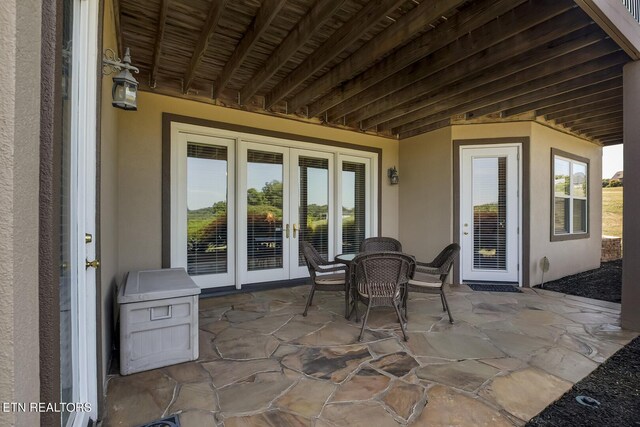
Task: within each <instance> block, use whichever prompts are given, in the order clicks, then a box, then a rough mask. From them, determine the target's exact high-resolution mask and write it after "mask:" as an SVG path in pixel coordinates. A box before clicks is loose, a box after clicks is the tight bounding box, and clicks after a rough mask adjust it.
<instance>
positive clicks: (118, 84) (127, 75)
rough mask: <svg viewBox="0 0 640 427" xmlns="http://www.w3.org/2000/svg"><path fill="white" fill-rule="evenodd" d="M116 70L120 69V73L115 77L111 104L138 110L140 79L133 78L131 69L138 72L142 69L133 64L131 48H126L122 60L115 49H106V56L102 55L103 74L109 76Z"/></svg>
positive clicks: (125, 108) (124, 108)
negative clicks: (137, 99) (137, 100)
mask: <svg viewBox="0 0 640 427" xmlns="http://www.w3.org/2000/svg"><path fill="white" fill-rule="evenodd" d="M116 71H119V73H118V74H117V75H116V76H115V77H113V89H112V90H111V98H112V102H111V105H113V106H114V107H116V108H122V109H123V110H133V111H135V110H137V109H138V104H137V102H136V98H137V96H138V81H137V80H136V79H135V78H133V75H132V74H131V71H133V72H135V73H138V72H140V70H138V68H137V67H134V66H133V65H131V53H130V52H129V48H127V49H126V50H125V52H124V59H123V60H122V61H120V58H118V57H117V56H116V53H115V52H114V51H113V50H111V49H106V50H105V51H104V56H103V57H102V74H104V75H105V76H108V75H109V74H113V73H115V72H116Z"/></svg>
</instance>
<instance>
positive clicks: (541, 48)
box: [349, 14, 600, 129]
mask: <svg viewBox="0 0 640 427" xmlns="http://www.w3.org/2000/svg"><path fill="white" fill-rule="evenodd" d="M572 17H575V15H573V14H569V15H567V14H563V15H561V16H559V17H557V18H556V19H552V20H549V21H547V22H546V23H543V24H540V25H538V26H536V27H534V28H533V29H531V30H530V31H526V32H524V33H521V34H519V35H518V36H516V37H517V40H513V39H508V40H505V41H503V42H502V43H499V44H497V45H494V46H492V47H491V48H489V49H487V50H485V51H481V52H478V53H476V54H475V55H473V56H471V57H469V58H468V59H467V60H465V61H464V62H462V63H457V64H455V65H454V66H452V67H447V68H445V69H443V70H440V71H439V72H437V73H435V74H433V75H431V76H430V77H428V78H427V79H423V80H421V81H420V82H418V83H416V85H412V86H411V88H413V87H415V88H416V93H424V94H425V95H426V96H422V97H414V96H413V95H410V94H407V95H406V97H407V98H409V100H408V101H406V102H402V103H400V104H399V105H394V104H392V103H391V101H387V102H389V104H388V105H389V106H393V107H394V108H393V109H388V110H386V111H383V112H381V113H378V114H375V115H371V113H373V112H375V111H377V109H378V107H377V106H375V110H374V111H370V110H369V107H370V106H371V107H374V104H371V105H370V106H366V107H364V109H365V110H366V111H367V112H366V113H365V112H364V111H363V112H360V110H359V111H358V112H356V113H355V114H358V113H360V116H365V115H366V116H367V117H366V118H364V117H363V120H362V126H361V127H362V128H363V129H368V128H371V127H373V126H375V125H379V124H383V126H382V128H392V127H397V126H400V125H402V124H404V123H409V122H411V121H413V120H415V119H418V118H420V117H421V116H423V115H424V114H425V112H427V113H428V109H429V106H431V105H433V104H435V103H437V102H440V101H441V100H444V99H446V98H448V97H450V96H453V95H457V94H460V93H464V92H467V91H469V90H472V89H475V88H482V87H483V86H485V85H487V84H489V83H492V82H494V81H496V80H500V79H502V78H504V77H507V76H510V75H516V74H517V73H519V72H527V71H528V72H531V71H529V70H530V69H531V68H534V67H536V66H539V65H540V64H543V63H545V62H547V61H550V60H552V59H558V60H562V58H563V57H564V56H565V55H570V54H572V53H573V52H575V51H577V50H579V49H582V48H585V47H586V46H591V45H594V44H596V43H597V42H599V41H600V37H599V36H598V34H593V33H589V31H590V30H591V29H592V27H590V26H589V27H586V28H582V29H580V27H583V25H584V23H583V22H584V21H583V20H575V19H574V18H572ZM565 18H569V19H565ZM557 23H560V24H562V25H560V26H557V25H555V24H557ZM576 29H578V31H574V30H576ZM525 70H527V71H525ZM423 88H424V89H423ZM402 92H405V91H404V90H403V91H402ZM396 93H398V94H400V92H396ZM394 95H395V94H394ZM387 98H388V97H385V98H383V99H382V100H380V101H377V102H376V104H377V103H379V102H383V101H386V100H387ZM369 111H370V112H369ZM349 117H351V116H349ZM349 121H355V117H354V118H352V119H351V120H349Z"/></svg>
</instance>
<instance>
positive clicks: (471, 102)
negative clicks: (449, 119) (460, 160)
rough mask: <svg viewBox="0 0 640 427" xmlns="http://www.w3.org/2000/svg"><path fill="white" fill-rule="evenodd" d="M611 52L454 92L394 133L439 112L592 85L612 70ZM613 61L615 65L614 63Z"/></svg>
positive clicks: (494, 108) (485, 110) (489, 107)
mask: <svg viewBox="0 0 640 427" xmlns="http://www.w3.org/2000/svg"><path fill="white" fill-rule="evenodd" d="M612 55H618V53H614V54H610V55H607V56H605V57H603V58H601V59H597V60H595V61H591V62H587V63H584V64H577V65H573V66H571V67H570V68H567V69H565V70H563V71H560V72H556V73H553V69H552V70H551V73H552V74H548V75H544V76H543V77H539V78H533V79H530V76H528V75H526V74H527V73H526V72H523V73H521V75H519V76H515V77H508V78H506V79H502V80H499V81H496V82H493V83H491V84H489V85H485V86H483V87H482V88H480V89H477V90H475V91H472V92H468V93H463V94H460V95H456V96H454V97H452V98H448V99H446V100H444V101H443V102H440V103H439V104H438V105H437V106H435V107H433V108H432V109H431V111H430V113H431V115H427V113H426V112H423V114H422V118H420V119H416V120H413V121H412V122H410V123H405V124H402V125H401V126H397V127H394V128H393V133H394V134H399V133H405V132H407V131H409V130H412V129H415V128H420V127H422V126H425V125H428V124H430V123H431V122H433V121H437V120H440V119H441V118H442V117H441V114H444V115H445V116H450V115H454V114H463V113H468V115H469V116H470V117H480V116H484V115H486V114H490V113H496V112H499V111H502V110H504V109H505V108H510V107H512V106H518V105H521V104H526V103H527V102H532V100H535V99H541V97H546V96H550V95H555V94H557V93H562V92H568V91H570V90H573V89H576V88H578V87H583V86H588V85H589V84H595V83H597V82H599V81H601V80H603V79H606V77H607V75H606V74H605V71H606V72H611V69H612V63H611V62H610V61H611V60H613V59H614V58H615V57H612ZM613 64H614V65H615V63H613ZM543 65H544V64H543ZM603 70H605V71H603ZM590 73H591V74H590ZM543 95H544V96H543ZM436 118H437V119H436Z"/></svg>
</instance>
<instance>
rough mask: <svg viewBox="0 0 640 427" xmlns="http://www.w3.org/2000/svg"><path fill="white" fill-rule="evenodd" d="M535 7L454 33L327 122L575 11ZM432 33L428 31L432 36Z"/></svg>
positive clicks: (556, 5) (546, 1)
mask: <svg viewBox="0 0 640 427" xmlns="http://www.w3.org/2000/svg"><path fill="white" fill-rule="evenodd" d="M539 3H540V2H537V1H536V2H527V3H524V4H523V5H521V6H519V7H517V8H515V9H514V10H512V11H510V12H509V13H507V14H504V15H502V16H500V18H499V19H494V20H492V21H491V22H489V23H486V24H485V25H483V26H481V27H480V28H477V29H475V30H474V31H471V32H469V33H466V34H461V33H458V34H457V36H458V37H456V39H455V42H454V43H450V44H448V45H447V46H445V47H443V48H442V49H439V50H438V51H437V53H434V55H431V56H426V57H424V58H422V59H421V60H419V61H417V62H415V63H414V64H412V65H411V66H409V67H406V68H404V69H402V70H400V71H399V72H397V73H395V74H394V75H392V76H390V77H387V78H385V79H384V80H383V81H380V82H379V83H378V84H376V85H375V86H372V87H369V88H368V89H367V90H366V91H364V92H362V93H360V94H359V95H358V96H357V97H353V98H351V99H348V100H346V101H344V102H341V103H340V104H339V105H336V106H335V107H333V108H331V109H330V110H329V111H328V114H327V116H328V119H329V121H337V120H338V119H339V118H341V117H342V116H345V115H347V114H349V113H352V112H354V111H356V110H358V109H361V108H362V107H364V106H365V105H367V104H370V103H372V102H374V101H377V100H379V99H381V98H383V97H384V96H386V95H388V94H390V93H392V92H395V91H399V90H401V89H403V88H406V87H409V86H413V85H414V84H415V83H416V82H418V81H420V80H422V79H424V78H426V77H428V76H429V75H431V74H433V73H435V72H437V71H440V70H442V69H444V68H446V67H449V66H452V65H453V64H455V63H457V62H459V61H462V60H464V59H466V58H468V57H470V56H472V55H473V54H475V53H477V52H480V51H483V50H485V49H488V48H489V47H491V46H494V45H496V44H498V43H500V42H502V41H504V40H507V39H509V38H511V37H513V36H515V35H517V34H518V33H521V32H522V31H524V30H525V29H527V28H531V27H533V26H535V25H538V24H540V23H542V22H544V21H546V20H549V19H551V18H552V17H554V16H557V15H559V14H562V13H564V12H566V11H567V10H569V9H572V8H574V7H575V5H574V4H573V3H571V2H565V1H560V2H558V1H551V0H542V4H539ZM436 31H437V30H436ZM436 31H432V33H435V32H436ZM407 90H410V89H407Z"/></svg>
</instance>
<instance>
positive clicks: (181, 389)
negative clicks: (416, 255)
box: [103, 286, 637, 427]
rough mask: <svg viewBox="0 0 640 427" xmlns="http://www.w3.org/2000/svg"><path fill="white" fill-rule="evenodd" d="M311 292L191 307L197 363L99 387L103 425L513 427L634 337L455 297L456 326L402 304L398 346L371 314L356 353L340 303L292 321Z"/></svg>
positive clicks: (541, 296) (479, 295)
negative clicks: (103, 392)
mask: <svg viewBox="0 0 640 427" xmlns="http://www.w3.org/2000/svg"><path fill="white" fill-rule="evenodd" d="M308 292H309V287H308V286H300V287H295V288H282V289H274V290H269V291H264V292H255V293H244V294H237V295H230V296H225V297H217V298H206V299H202V300H201V301H200V325H199V326H200V331H199V350H200V358H199V359H198V360H197V361H194V362H188V363H182V364H178V365H174V366H169V367H165V368H160V369H156V370H152V371H148V372H141V373H138V374H133V375H129V376H126V377H120V376H118V375H113V376H110V377H109V379H108V383H107V390H108V391H107V404H106V417H105V418H104V422H103V425H104V426H105V427H110V426H136V425H141V424H145V423H148V422H150V421H153V420H155V419H159V418H162V417H163V416H167V415H168V414H173V413H176V414H179V416H180V420H181V423H182V425H183V426H186V427H190V426H198V427H200V426H216V427H229V426H232V427H236V426H239V427H245V426H246V427H249V426H251V427H253V426H258V427H259V426H265V427H273V426H278V427H280V426H282V427H288V426H290V427H298V426H315V427H339V426H365V427H373V426H376V427H378V426H381V427H385V426H409V425H412V426H427V425H428V426H450V425H455V426H474V427H475V426H498V427H500V426H512V425H523V424H524V423H525V422H526V421H527V420H528V419H530V418H531V417H532V416H534V415H536V414H537V413H538V412H539V411H540V410H542V409H543V408H544V407H546V406H547V405H549V404H550V403H551V402H553V401H554V400H555V399H556V398H558V397H559V396H560V395H562V393H563V392H564V391H566V390H567V389H568V388H570V387H571V385H572V384H573V383H575V382H576V381H578V380H579V379H580V378H582V377H583V376H584V375H587V374H588V373H589V372H591V371H592V370H593V369H595V368H596V367H597V366H598V364H599V363H602V362H603V361H604V360H606V358H608V357H609V356H611V355H612V354H613V353H615V351H617V350H618V349H620V348H621V347H622V346H623V345H625V344H626V343H627V342H628V341H630V340H631V339H633V338H634V337H635V336H637V334H636V333H634V332H630V331H625V330H622V329H621V328H620V324H619V315H618V313H619V307H618V306H616V305H611V304H601V303H599V302H594V303H592V302H590V301H589V300H586V299H584V298H580V299H575V298H569V297H566V296H564V295H562V294H558V293H554V292H544V291H539V290H529V289H524V292H523V293H521V294H509V295H505V294H500V293H487V292H473V291H471V290H469V289H468V287H466V286H452V287H451V291H448V301H449V305H450V306H451V311H452V313H453V316H454V319H456V322H455V323H454V324H450V323H449V321H448V317H447V314H446V312H443V311H442V307H441V305H440V300H439V297H438V296H437V295H427V294H416V295H413V294H412V295H410V297H409V301H408V307H409V323H408V325H407V330H408V331H409V333H408V336H409V341H407V342H405V341H404V340H403V339H402V335H401V332H400V328H399V325H398V323H397V319H396V318H395V313H393V312H392V311H388V310H386V311H385V310H383V309H380V310H375V311H372V316H371V318H370V322H369V325H368V326H369V327H368V328H367V330H366V332H365V334H364V337H363V340H362V342H358V339H357V338H358V334H359V333H360V324H358V323H355V322H354V321H353V320H347V319H345V318H344V311H343V310H344V305H343V303H344V299H343V296H344V295H343V294H341V293H339V292H335V293H332V292H322V293H320V294H318V295H316V298H315V299H314V305H313V306H312V307H311V308H310V310H309V315H308V316H306V317H303V316H302V315H301V313H302V311H303V310H304V305H305V301H306V297H307V294H308ZM361 312H363V311H362V310H361Z"/></svg>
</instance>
